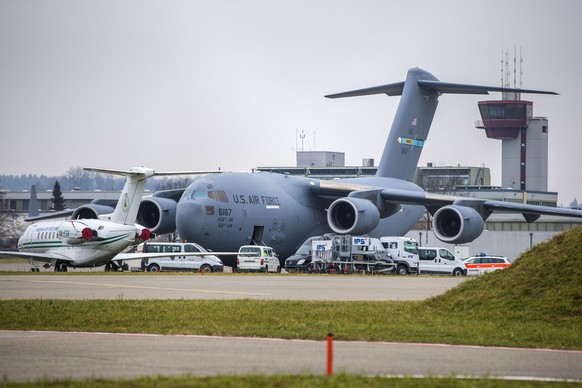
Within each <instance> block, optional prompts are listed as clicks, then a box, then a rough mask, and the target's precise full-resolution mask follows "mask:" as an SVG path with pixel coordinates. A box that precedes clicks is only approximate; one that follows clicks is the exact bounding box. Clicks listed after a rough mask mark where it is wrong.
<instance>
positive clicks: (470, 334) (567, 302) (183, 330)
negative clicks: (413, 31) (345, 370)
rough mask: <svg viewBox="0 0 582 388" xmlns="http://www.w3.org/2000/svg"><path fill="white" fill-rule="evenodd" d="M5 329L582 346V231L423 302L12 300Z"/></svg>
mask: <svg viewBox="0 0 582 388" xmlns="http://www.w3.org/2000/svg"><path fill="white" fill-rule="evenodd" d="M0 329H23V330H79V331H111V332H141V333H162V334H205V335H235V336H259V337H278V338H308V339H323V338H324V337H325V335H326V334H327V333H328V332H329V331H331V332H333V333H334V336H335V338H336V339H338V340H370V341H397V342H437V343H450V344H471V345H498V346H518V347H546V348H560V349H582V228H578V229H574V230H572V231H569V232H566V233H564V234H561V235H558V236H556V237H555V238H554V239H552V240H551V241H549V242H547V243H544V244H540V245H538V246H537V247H536V248H535V249H534V250H532V251H530V252H528V253H526V254H524V255H523V256H522V257H521V258H520V259H518V260H517V261H516V262H515V264H514V265H513V266H512V267H511V268H509V269H507V270H503V271H497V272H495V273H491V274H487V275H484V276H481V277H479V278H476V279H473V280H469V281H467V282H465V283H463V284H462V285H460V286H459V287H456V288H455V289H453V290H451V291H449V292H447V293H445V294H444V295H441V296H438V297H434V298H431V299H429V300H426V301H422V302H305V301H256V300H247V299H242V300H225V301H205V300H145V301H144V300H123V299H119V300H84V301H70V300H5V301H0Z"/></svg>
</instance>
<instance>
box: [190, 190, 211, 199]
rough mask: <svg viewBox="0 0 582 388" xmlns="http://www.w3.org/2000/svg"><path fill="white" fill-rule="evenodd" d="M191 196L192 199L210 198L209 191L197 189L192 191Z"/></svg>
mask: <svg viewBox="0 0 582 388" xmlns="http://www.w3.org/2000/svg"><path fill="white" fill-rule="evenodd" d="M190 198H192V199H202V198H208V191H202V190H195V191H193V192H192V195H191V196H190Z"/></svg>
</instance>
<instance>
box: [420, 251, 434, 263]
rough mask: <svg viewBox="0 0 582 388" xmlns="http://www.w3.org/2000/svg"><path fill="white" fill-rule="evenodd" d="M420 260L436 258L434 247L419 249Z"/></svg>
mask: <svg viewBox="0 0 582 388" xmlns="http://www.w3.org/2000/svg"><path fill="white" fill-rule="evenodd" d="M418 257H419V258H420V260H434V259H435V258H436V251H435V250H434V249H422V250H419V251H418Z"/></svg>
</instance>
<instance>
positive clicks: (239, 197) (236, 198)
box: [232, 194, 281, 206]
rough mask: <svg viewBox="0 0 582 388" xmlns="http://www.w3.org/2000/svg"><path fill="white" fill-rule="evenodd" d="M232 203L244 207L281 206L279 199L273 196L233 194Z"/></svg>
mask: <svg viewBox="0 0 582 388" xmlns="http://www.w3.org/2000/svg"><path fill="white" fill-rule="evenodd" d="M232 201H233V202H234V203H239V204H242V205H265V206H280V205H281V204H280V203H279V197H277V196H271V195H253V194H248V195H247V194H233V195H232Z"/></svg>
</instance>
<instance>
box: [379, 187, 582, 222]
mask: <svg viewBox="0 0 582 388" xmlns="http://www.w3.org/2000/svg"><path fill="white" fill-rule="evenodd" d="M380 195H381V196H382V198H383V199H384V200H385V201H387V202H390V203H395V204H411V205H414V204H416V205H423V206H425V207H426V208H427V209H428V210H429V211H430V212H431V213H434V211H436V210H438V209H439V208H441V207H443V206H448V205H461V206H468V207H471V208H474V209H475V210H477V211H478V212H479V213H480V214H481V215H482V216H484V219H486V218H487V217H488V216H489V215H490V214H491V213H492V212H502V213H521V214H522V215H523V216H524V218H525V220H526V221H527V222H533V221H535V220H537V219H538V218H539V217H540V216H541V215H550V216H566V217H576V218H582V211H580V210H573V209H566V208H559V207H550V206H538V205H527V204H522V203H515V202H506V201H496V200H490V199H480V198H470V197H458V196H452V195H443V194H433V193H426V192H422V191H409V190H398V189H384V190H382V191H381V192H380Z"/></svg>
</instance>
